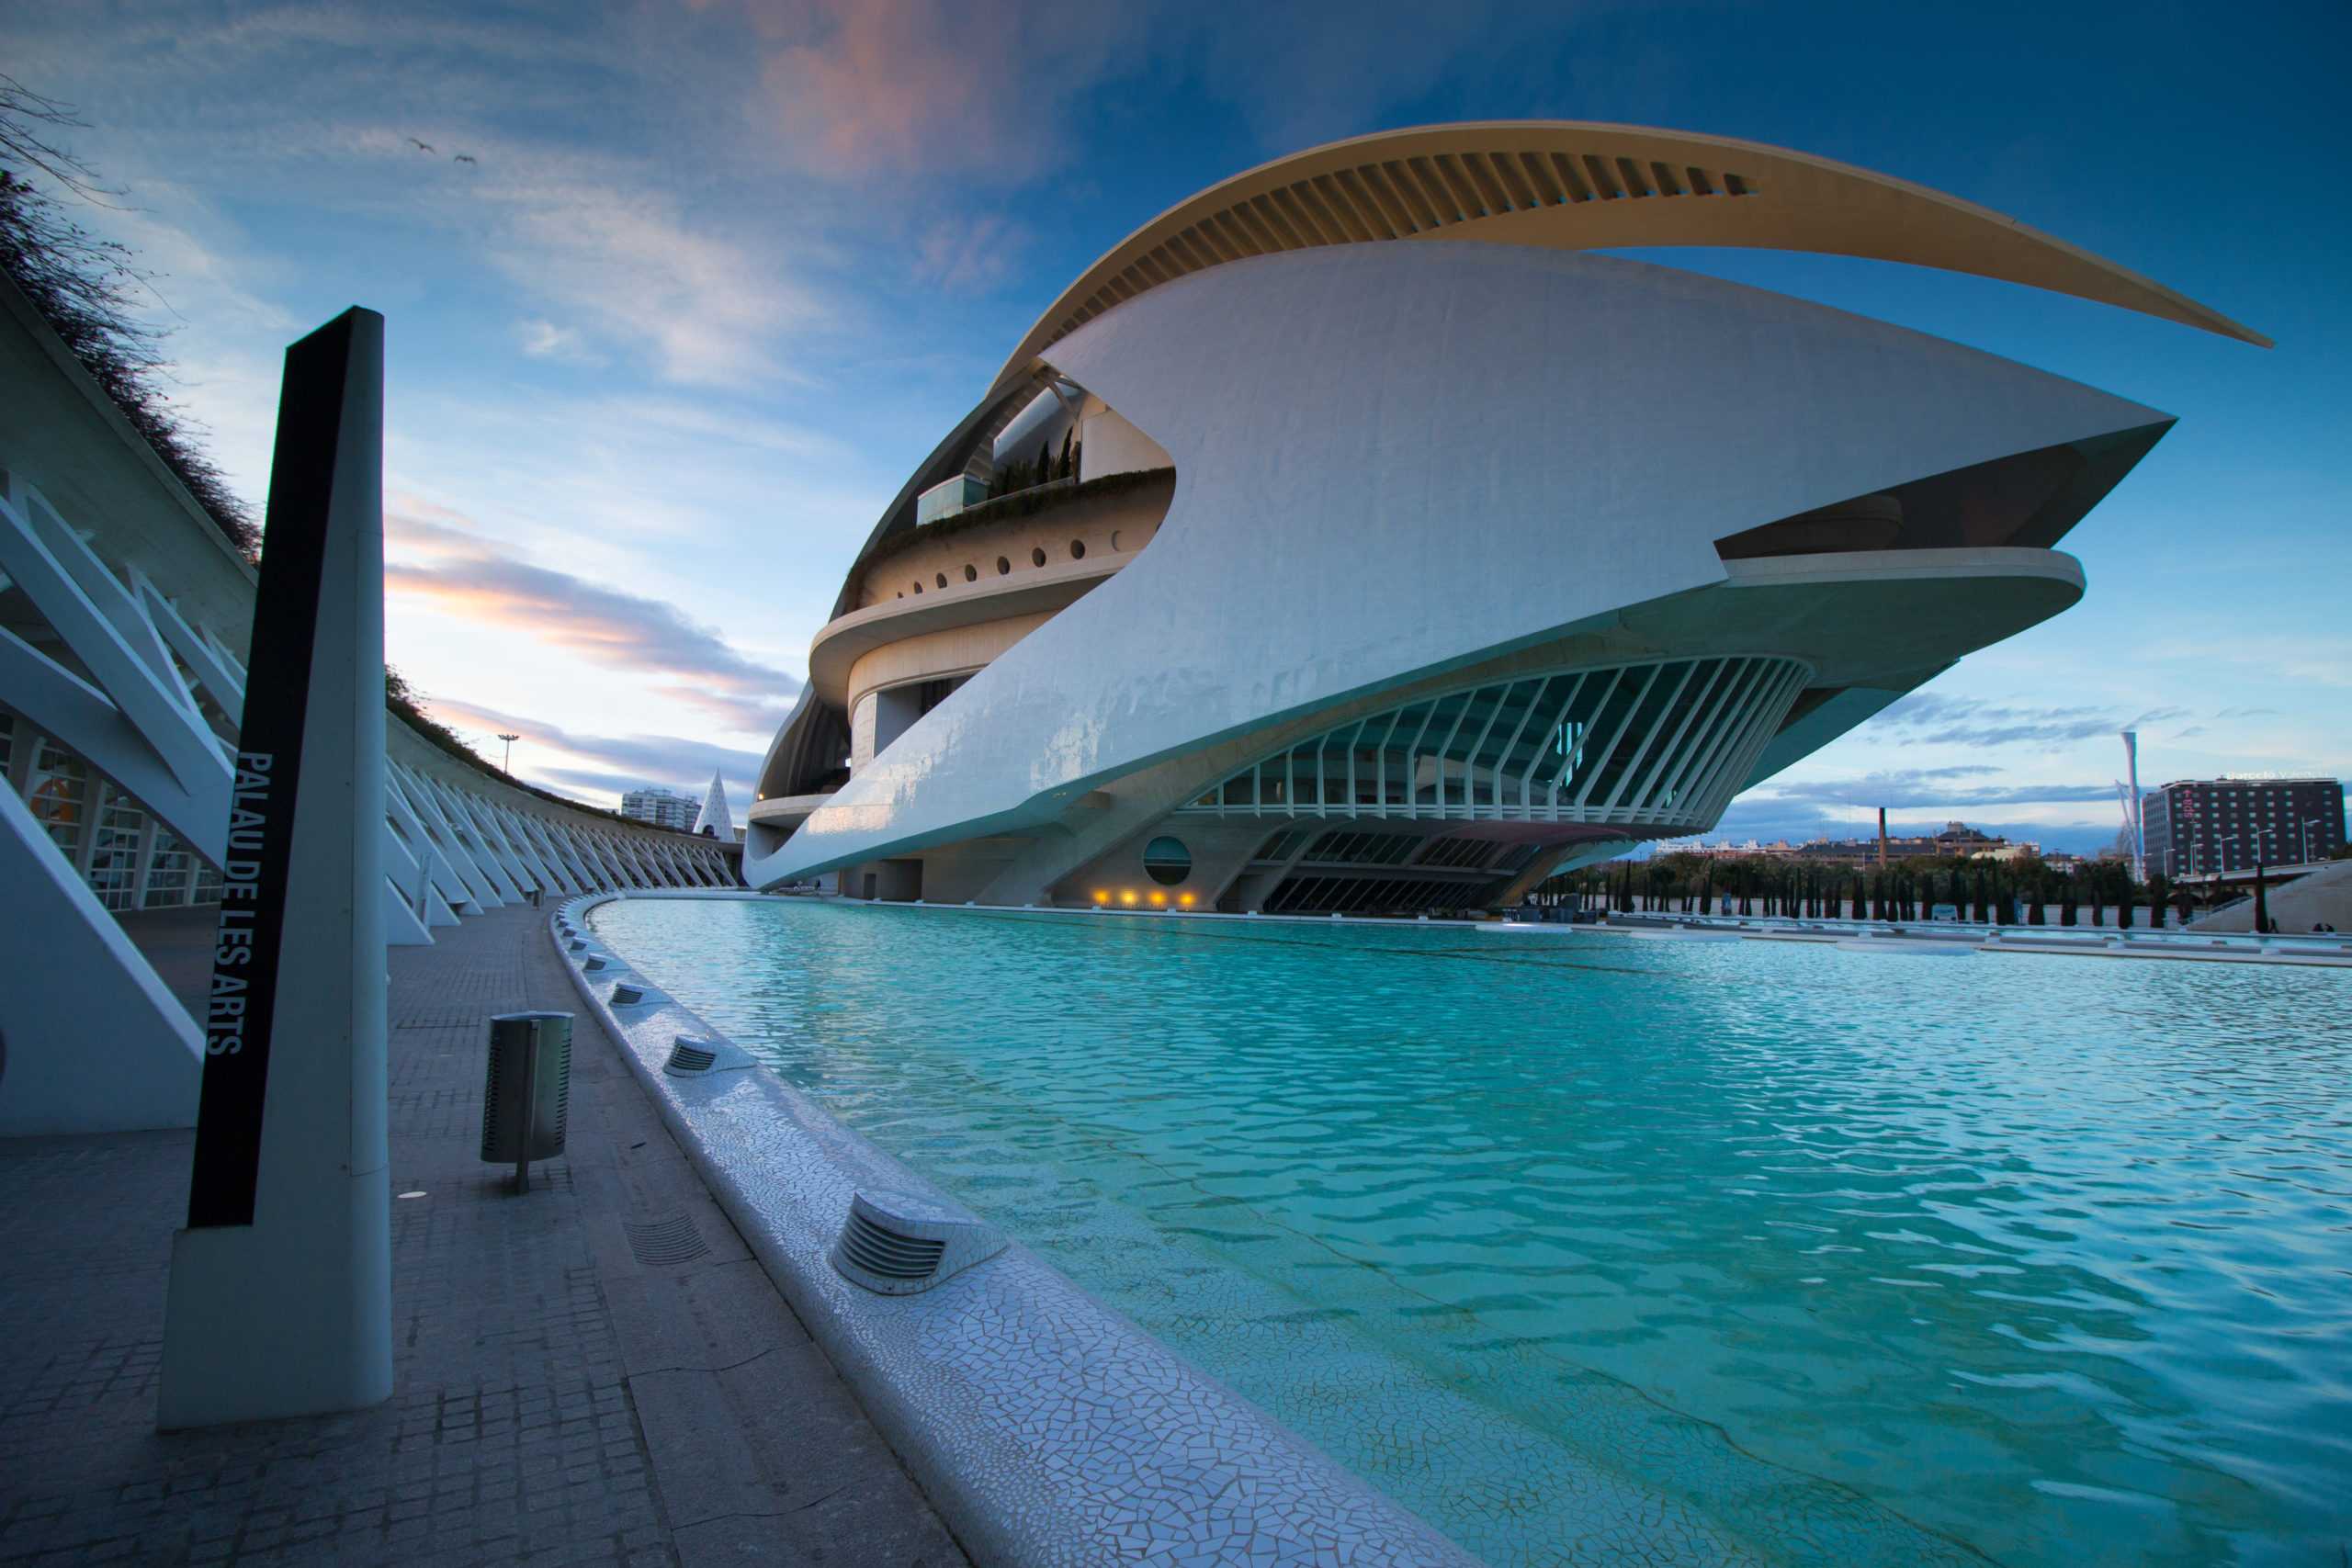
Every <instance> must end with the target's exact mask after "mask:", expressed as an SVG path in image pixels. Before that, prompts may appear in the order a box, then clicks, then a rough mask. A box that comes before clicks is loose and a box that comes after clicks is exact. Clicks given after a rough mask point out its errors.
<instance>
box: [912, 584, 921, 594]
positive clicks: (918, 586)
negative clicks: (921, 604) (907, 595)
mask: <svg viewBox="0 0 2352 1568" xmlns="http://www.w3.org/2000/svg"><path fill="white" fill-rule="evenodd" d="M911 586H912V587H913V589H914V591H915V592H918V593H920V592H922V583H920V582H917V583H914V584H912V585H911Z"/></svg>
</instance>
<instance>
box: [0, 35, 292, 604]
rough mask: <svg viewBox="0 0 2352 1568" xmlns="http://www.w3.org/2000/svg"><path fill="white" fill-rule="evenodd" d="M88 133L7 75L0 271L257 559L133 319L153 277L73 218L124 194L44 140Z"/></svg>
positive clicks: (256, 540)
mask: <svg viewBox="0 0 2352 1568" xmlns="http://www.w3.org/2000/svg"><path fill="white" fill-rule="evenodd" d="M83 124H84V122H83V121H82V120H79V119H77V118H74V113H73V110H72V109H71V107H69V106H67V105H64V104H61V103H59V102H57V101H56V100H55V99H53V98H46V97H43V96H41V95H40V94H39V93H36V92H33V91H31V90H30V89H29V88H27V87H25V86H23V85H20V84H18V83H17V81H16V80H15V79H14V78H13V77H9V76H6V75H0V271H5V272H6V274H7V275H8V276H9V278H10V279H11V280H12V281H13V282H14V283H15V284H16V286H17V288H18V289H19V290H21V291H22V292H23V294H24V296H25V298H26V299H27V300H28V301H29V302H30V304H31V305H32V307H33V309H34V310H38V311H39V312H40V315H41V319H42V320H43V321H47V322H48V323H49V326H50V330H51V332H54V333H56V334H57V336H58V338H59V340H60V341H62V343H63V344H65V347H66V349H67V350H68V351H69V352H70V353H71V354H72V355H74V358H75V359H77V360H79V361H80V362H81V365H82V368H84V369H85V370H87V371H88V372H89V373H90V378H91V379H93V380H95V381H96V382H97V384H98V386H99V388H100V389H102V390H104V391H105V393H106V394H107V397H108V398H110V399H111V400H113V401H114V405H115V407H117V408H118V409H120V410H121V411H122V416H123V418H125V419H126V420H128V421H130V427H131V428H132V429H133V430H135V431H137V432H138V433H139V434H140V435H141V437H142V438H143V439H144V440H145V441H146V443H147V445H148V446H150V447H152V448H153V450H154V453H155V456H156V457H159V458H161V459H162V460H163V464H164V467H165V468H169V469H170V470H171V471H172V473H173V474H174V475H175V477H176V478H177V479H179V481H180V483H182V484H183V485H186V486H187V491H188V494H190V495H191V496H193V497H195V498H196V502H197V504H198V506H201V507H202V508H203V509H204V512H205V515H206V516H208V517H209V518H210V519H211V520H212V525H213V526H214V527H216V528H218V529H220V534H221V536H222V537H223V538H225V539H227V540H228V541H229V543H230V544H231V545H232V547H235V549H236V551H237V553H238V554H240V555H242V556H243V557H244V558H246V559H247V560H252V559H254V558H256V557H257V556H258V555H259V553H260V549H261V530H260V528H259V527H258V526H257V525H255V524H254V518H253V512H252V509H251V508H249V507H247V506H246V504H245V503H244V502H243V501H241V500H239V499H238V498H237V496H236V495H235V493H234V492H233V491H231V490H230V489H229V485H228V481H227V480H226V479H223V478H222V477H221V474H220V469H219V468H216V467H214V466H213V464H212V461H211V459H210V458H209V457H206V456H205V455H204V453H203V451H202V450H201V449H200V448H199V447H198V445H197V441H196V436H195V434H193V432H192V430H191V427H190V424H189V422H188V419H187V415H186V414H184V413H182V412H180V411H179V410H177V409H175V407H174V406H173V405H172V401H171V399H170V397H169V395H168V394H167V393H166V392H165V391H164V379H165V377H166V374H167V372H168V370H169V367H170V362H169V361H168V360H166V359H165V358H164V355H163V342H164V335H165V334H164V333H162V332H159V331H157V330H156V329H155V328H153V327H150V326H147V325H145V324H144V323H142V322H141V321H140V320H139V319H138V317H137V316H136V315H134V314H133V313H132V312H133V308H134V306H133V301H134V299H135V297H136V296H137V295H138V293H139V291H140V290H141V289H146V288H151V287H152V285H153V281H154V278H153V274H150V273H147V272H143V271H141V270H140V269H139V268H138V267H137V266H136V265H133V264H132V255H133V253H132V252H131V251H130V249H129V248H128V247H127V246H124V245H120V244H117V243H115V242H113V241H111V240H100V239H96V238H95V237H93V236H92V235H91V234H90V233H89V231H86V230H85V229H84V228H83V227H82V226H81V225H80V224H78V223H75V222H74V220H72V219H71V218H69V217H67V216H66V211H67V209H66V205H65V203H66V202H67V201H86V202H93V203H97V202H102V201H103V200H104V199H105V198H107V197H119V196H120V195H121V194H122V193H121V192H120V191H118V190H111V189H108V188H107V186H103V185H101V184H100V183H99V181H98V176H97V175H96V172H95V171H94V170H92V169H91V167H90V166H89V165H88V164H85V163H84V162H83V161H82V160H81V159H79V158H77V157H75V156H74V154H73V153H71V152H64V151H62V149H60V148H58V147H57V146H55V145H53V144H52V143H51V141H49V140H48V138H49V137H50V136H51V135H52V134H54V132H55V130H62V129H63V128H65V127H69V126H79V125H83ZM44 186H47V187H48V188H44ZM52 192H55V193H57V194H51V193H52ZM60 197H62V198H63V199H60Z"/></svg>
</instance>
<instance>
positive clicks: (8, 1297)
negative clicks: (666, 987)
mask: <svg viewBox="0 0 2352 1568" xmlns="http://www.w3.org/2000/svg"><path fill="white" fill-rule="evenodd" d="M543 920H544V916H542V915H541V914H539V913H538V912H537V911H535V910H529V909H519V908H518V909H506V910H500V911H497V912H494V913H492V914H489V915H484V916H481V917H477V918H474V919H469V920H467V921H466V922H465V924H464V925H463V926H461V927H459V928H458V929H457V930H455V931H441V932H437V933H436V935H438V936H439V937H440V939H441V940H440V942H439V943H438V945H435V946H433V947H418V948H394V949H393V950H392V952H391V973H392V1000H391V1021H392V1037H391V1077H392V1081H391V1134H392V1136H391V1150H392V1190H393V1191H394V1192H396V1193H404V1192H422V1193H423V1194H424V1196H422V1197H416V1198H406V1199H399V1200H395V1201H394V1202H393V1204H392V1337H393V1357H394V1390H393V1393H392V1397H391V1398H390V1400H389V1401H388V1402H386V1403H385V1404H381V1405H379V1406H377V1407H376V1408H374V1409H372V1410H367V1411H360V1412H357V1413H355V1414H351V1415H345V1416H322V1417H309V1418H303V1419H299V1420H290V1421H273V1422H254V1423H250V1424H247V1425H243V1426H236V1427H215V1428H211V1429H208V1430H203V1431H197V1432H182V1433H175V1434H171V1435H169V1436H163V1435H159V1434H157V1433H156V1431H155V1430H154V1414H155V1380H156V1369H157V1362H158V1359H159V1357H160V1353H161V1347H162V1339H163V1322H164V1283H165V1276H166V1266H167V1263H168V1260H169V1258H170V1252H171V1232H172V1229H173V1227H174V1226H175V1225H177V1224H180V1223H181V1218H182V1213H183V1211H184V1208H185V1205H186V1203H187V1164H188V1151H189V1146H190V1143H191V1138H192V1135H191V1134H185V1133H142V1134H118V1135H113V1136H104V1137H78V1138H39V1139H20V1140H13V1141H9V1142H5V1143H0V1563H9V1564H14V1563H29V1562H39V1563H41V1564H51V1563H57V1564H63V1563H78V1562H142V1563H144V1562H155V1563H183V1562H185V1563H254V1564H259V1563H323V1562H334V1563H337V1564H362V1563H387V1564H390V1563H398V1564H413V1563H429V1564H435V1565H441V1564H448V1565H457V1564H470V1563H492V1562H527V1563H534V1564H540V1563H544V1564H556V1563H571V1562H583V1563H584V1562H594V1563H616V1564H622V1563H625V1564H652V1563H662V1564H668V1563H677V1564H682V1565H684V1568H701V1565H703V1564H719V1563H728V1564H732V1563H741V1562H779V1563H822V1564H825V1565H826V1568H866V1565H869V1564H870V1565H873V1568H915V1565H920V1568H959V1565H960V1564H962V1563H963V1562H964V1559H963V1556H962V1554H961V1553H960V1552H959V1551H957V1550H956V1545H955V1543H954V1541H953V1540H951V1539H950V1538H949V1537H948V1536H947V1534H946V1533H945V1531H944V1529H942V1528H941V1527H940V1525H939V1523H938V1521H937V1519H936V1518H935V1517H933V1514H932V1512H931V1510H930V1508H929V1507H928V1506H926V1504H925V1503H924V1502H923V1500H922V1495H921V1494H920V1493H919V1492H917V1490H916V1489H915V1486H914V1484H913V1483H912V1482H911V1481H910V1480H909V1479H908V1477H907V1475H906V1472H904V1470H902V1469H901V1468H900V1467H899V1463H898V1461H897V1460H896V1459H895V1458H894V1457H893V1456H892V1455H891V1453H890V1452H889V1450H888V1448H887V1447H886V1446H885V1445H884V1444H883V1442H882V1441H881V1439H880V1438H878V1437H876V1434H875V1432H874V1430H873V1428H872V1427H870V1426H869V1425H868V1424H867V1422H866V1420H865V1416H864V1414H863V1412H861V1411H860V1410H859V1408H858V1406H857V1404H856V1402H855V1400H854V1398H853V1397H852V1396H851V1395H850V1393H848V1391H847V1390H846V1389H845V1388H844V1387H843V1386H842V1383H841V1382H840V1380H839V1379H838V1378H837V1377H836V1376H835V1374H834V1372H833V1370H832V1367H831V1364H830V1363H829V1362H828V1361H827V1360H826V1359H825V1357H824V1355H823V1353H822V1352H821V1351H820V1350H819V1349H818V1348H817V1347H816V1346H815V1345H814V1344H812V1343H811V1342H810V1340H809V1337H808V1335H807V1333H806V1332H804V1331H803V1330H802V1328H801V1326H800V1324H799V1322H798V1320H797V1319H796V1318H795V1317H794V1315H793V1314H792V1310H791V1308H790V1307H789V1306H788V1305H786V1303H785V1302H784V1300H783V1299H782V1298H781V1297H780V1296H778V1295H777V1294H776V1292H775V1288H774V1286H773V1285H772V1284H770V1282H769V1280H768V1279H767V1276H766V1275H765V1274H764V1273H763V1272H762V1270H761V1269H760V1267H759V1265H758V1263H757V1262H756V1261H754V1260H753V1259H752V1257H751V1255H750V1253H749V1251H748V1250H747V1249H746V1248H745V1247H744V1246H743V1244H742V1242H741V1239H740V1238H739V1237H738V1236H737V1235H736V1234H735V1232H734V1229H733V1227H732V1226H730V1225H729V1223H728V1221H727V1219H726V1217H725V1215H724V1214H722V1213H720V1212H719V1210H718V1207H717V1205H716V1204H714V1203H713V1202H712V1201H711V1200H710V1197H709V1194H708V1193H707V1191H706V1190H704V1188H703V1187H702V1184H701V1182H700V1181H699V1180H698V1179H696V1178H695V1175H694V1173H693V1171H692V1169H691V1168H690V1167H689V1166H688V1165H687V1164H686V1162H685V1159H684V1156H683V1155H682V1154H681V1153H680V1152H679V1150H678V1148H677V1147H676V1145H674V1144H673V1142H672V1141H671V1139H670V1137H669V1135H668V1134H667V1133H666V1132H665V1131H663V1129H662V1124H661V1122H660V1121H659V1119H658V1118H657V1117H656V1116H655V1114H654V1112H653V1111H652V1108H651V1107H650V1104H649V1103H648V1102H647V1100H645V1098H644V1095H643V1093H642V1091H640V1090H639V1089H638V1087H637V1085H636V1082H635V1080H633V1079H632V1078H631V1077H629V1076H628V1069H627V1067H626V1066H624V1065H623V1063H622V1062H621V1060H620V1058H619V1055H618V1054H617V1052H616V1049H615V1047H614V1045H613V1044H612V1043H611V1041H610V1040H609V1039H608V1038H607V1037H606V1036H605V1033H604V1032H603V1031H602V1030H601V1029H600V1028H598V1027H597V1026H596V1025H595V1024H594V1021H592V1020H591V1019H590V1018H589V1017H588V1016H587V1015H586V1014H585V1013H583V1012H582V1010H581V1008H580V1006H579V998H578V997H577V995H576V994H575V993H574V992H573V991H572V990H571V986H570V983H569V982H568V981H567V980H566V978H565V976H564V974H563V970H562V968H561V966H560V964H559V963H558V962H557V960H556V957H555V955H554V953H552V952H551V951H550V950H549V948H548V942H547V938H546V935H545V928H544V925H543V923H542V922H543ZM526 1009H557V1010H563V1011H567V1012H574V1013H579V1014H581V1016H580V1021H579V1024H578V1025H577V1026H576V1027H577V1028H578V1030H579V1033H578V1035H577V1037H576V1038H575V1041H574V1044H573V1055H572V1089H571V1126H570V1131H569V1138H570V1149H569V1152H568V1155H567V1156H566V1157H565V1158H562V1159H559V1160H555V1161H553V1162H550V1163H548V1164H547V1165H545V1166H542V1167H538V1168H535V1170H534V1177H535V1181H534V1190H533V1191H532V1192H531V1193H530V1194H529V1195H528V1196H526V1197H517V1196H515V1194H514V1193H513V1191H512V1189H511V1185H510V1181H509V1179H510V1178H511V1175H512V1171H511V1168H508V1169H501V1168H496V1167H491V1166H485V1165H482V1164H481V1162H480V1161H479V1159H478V1158H477V1157H476V1156H477V1147H478V1143H479V1139H480V1136H481V1087H482V1057H483V1048H484V1028H483V1022H482V1021H483V1020H484V1019H485V1018H487V1017H488V1016H490V1015H491V1014H492V1013H498V1012H513V1011H519V1010H526Z"/></svg>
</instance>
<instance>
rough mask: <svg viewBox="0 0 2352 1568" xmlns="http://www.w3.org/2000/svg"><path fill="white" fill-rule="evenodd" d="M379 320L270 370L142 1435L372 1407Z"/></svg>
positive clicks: (380, 572) (380, 960)
mask: <svg viewBox="0 0 2352 1568" xmlns="http://www.w3.org/2000/svg"><path fill="white" fill-rule="evenodd" d="M383 356H384V319H383V318H382V317H381V316H379V315H377V314H376V313H374V312H373V311H370V310H356V309H355V310H348V311H346V312H345V313H344V314H343V315H341V316H339V317H337V318H336V319H335V320H334V321H331V322H329V323H328V324H327V325H325V326H324V327H322V328H320V329H319V330H318V331H317V332H315V333H311V335H310V336H309V337H306V338H304V339H303V340H302V341H301V342H300V343H298V344H294V345H293V346H292V347H291V348H289V349H288V350H287V354H286V376H285V381H284V385H283V389H282V390H281V392H280V395H279V401H278V412H277V451H276V455H275V457H274V460H273V463H272V467H271V470H270V483H269V516H268V525H267V530H266V533H265V535H264V538H263V558H262V572H261V586H260V591H259V593H258V595H257V598H256V602H255V604H254V638H253V667H252V679H251V683H250V684H249V685H248V687H247V689H246V693H245V704H244V714H243V728H242V730H241V732H240V735H239V738H238V758H237V777H236V784H235V790H236V795H235V807H234V809H233V811H232V816H231V819H230V829H229V849H228V853H227V855H226V857H225V859H226V863H225V865H224V866H223V872H224V882H223V886H222V889H221V892H222V906H221V916H220V942H219V946H218V947H217V949H216V951H215V960H216V967H215V969H214V972H213V979H212V995H211V1000H210V1005H209V1016H208V1017H207V1019H206V1022H205V1050H206V1056H205V1065H204V1086H203V1094H202V1099H201V1101H200V1104H199V1108H198V1117H197V1141H196V1160H195V1168H194V1171H193V1179H192V1181H191V1183H190V1189H189V1195H188V1225H187V1229H186V1230H183V1231H180V1232H178V1233H177V1234H176V1235H175V1236H174V1237H173V1247H172V1278H171V1289H170V1294H169V1297H168V1300H167V1303H166V1306H165V1314H164V1359H163V1376H162V1387H161V1392H160V1397H159V1400H158V1406H157V1411H156V1425H157V1426H158V1427H162V1428H164V1429H165V1430H173V1429H176V1428H180V1427H202V1426H211V1425H215V1424H218V1423H220V1422H228V1421H250V1420H255V1419H262V1418H267V1417H274V1416H300V1415H309V1414H314V1413H319V1412H324V1411H331V1410H352V1409H357V1408H360V1407H362V1406H365V1405H369V1404H376V1403H377V1402H379V1400H382V1399H383V1398H385V1397H386V1396H387V1395H388V1394H390V1393H391V1388H392V1362H391V1322H390V1274H391V1268H390V1256H391V1247H390V1206H391V1205H390V1172H389V1168H388V1160H387V1148H386V1135H385V1092H386V1090H385V1056H384V1050H385V1019H384V1007H385V1000H384V899H385V893H384V875H383V836H384V554H383V547H384V540H383V474H382V468H383V364H384V357H383Z"/></svg>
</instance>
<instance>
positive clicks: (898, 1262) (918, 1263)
mask: <svg viewBox="0 0 2352 1568" xmlns="http://www.w3.org/2000/svg"><path fill="white" fill-rule="evenodd" d="M841 1248H842V1257H844V1258H848V1259H849V1260H850V1261H851V1262H852V1263H854V1264H856V1265H857V1266H858V1267H859V1268H860V1269H865V1271H866V1272H867V1273H869V1274H876V1275H879V1276H880V1277H881V1278H883V1279H885V1280H893V1281H898V1280H906V1281H913V1280H928V1279H930V1278H931V1276H932V1274H933V1272H934V1271H935V1270H937V1269H938V1268H939V1257H940V1254H942V1253H944V1252H945V1251H946V1250H947V1244H946V1243H945V1242H944V1241H940V1240H936V1239H934V1238H933V1237H931V1236H916V1235H900V1234H899V1232H897V1231H894V1230H888V1229H886V1228H885V1227H883V1226H882V1225H880V1224H876V1221H875V1219H874V1216H872V1215H871V1214H869V1213H866V1212H865V1210H863V1209H853V1210H851V1211H850V1216H849V1224H847V1225H845V1226H843V1227H842V1235H841Z"/></svg>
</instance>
